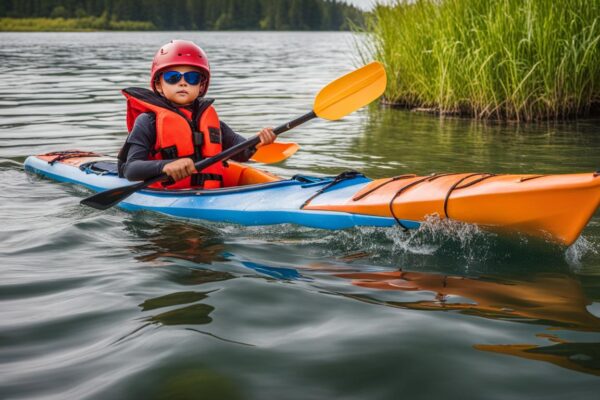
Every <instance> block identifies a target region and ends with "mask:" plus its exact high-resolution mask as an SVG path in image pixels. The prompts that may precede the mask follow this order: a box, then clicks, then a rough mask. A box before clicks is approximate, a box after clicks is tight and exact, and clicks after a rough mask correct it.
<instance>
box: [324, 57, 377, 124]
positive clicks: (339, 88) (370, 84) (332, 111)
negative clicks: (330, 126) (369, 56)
mask: <svg viewBox="0 0 600 400" xmlns="http://www.w3.org/2000/svg"><path fill="white" fill-rule="evenodd" d="M386 84H387V77H386V74H385V69H384V68H383V65H382V64H381V63H380V62H377V61H373V62H372V63H370V64H367V65H365V66H364V67H362V68H359V69H357V70H354V71H352V72H350V73H348V74H346V75H344V76H342V77H340V78H338V79H336V80H335V81H333V82H331V83H330V84H329V85H327V86H325V87H324V88H323V89H321V91H320V92H319V94H318V95H317V97H316V98H315V103H314V105H313V111H314V113H315V114H317V116H318V117H320V118H324V119H328V120H336V119H340V118H342V117H344V116H346V115H348V114H350V113H351V112H353V111H356V110H358V109H359V108H361V107H363V106H366V105H367V104H369V103H370V102H372V101H373V100H375V99H377V98H378V97H379V96H381V95H382V94H383V92H384V91H385V86H386Z"/></svg>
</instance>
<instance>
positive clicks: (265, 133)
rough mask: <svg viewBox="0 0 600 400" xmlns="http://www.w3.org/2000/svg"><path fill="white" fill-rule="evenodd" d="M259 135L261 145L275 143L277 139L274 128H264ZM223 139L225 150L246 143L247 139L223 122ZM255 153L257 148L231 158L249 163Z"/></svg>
mask: <svg viewBox="0 0 600 400" xmlns="http://www.w3.org/2000/svg"><path fill="white" fill-rule="evenodd" d="M258 135H259V137H260V138H261V145H263V144H269V143H273V141H275V139H276V136H275V134H274V133H273V129H272V128H264V129H262V130H261V131H260V132H259V133H258ZM221 138H222V141H223V143H222V144H223V150H227V149H228V148H230V147H233V146H235V145H236V144H238V143H241V142H244V141H246V138H245V137H243V136H242V135H239V134H237V133H235V132H234V131H233V129H231V128H230V127H229V125H227V124H226V123H225V122H223V121H221ZM255 152H256V148H254V147H251V148H249V149H247V150H245V151H242V152H241V153H239V154H237V155H235V156H233V157H231V159H232V160H234V161H240V162H244V161H248V160H249V159H250V157H252V156H253V155H254V153H255Z"/></svg>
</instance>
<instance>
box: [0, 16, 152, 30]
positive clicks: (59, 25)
mask: <svg viewBox="0 0 600 400" xmlns="http://www.w3.org/2000/svg"><path fill="white" fill-rule="evenodd" d="M153 29H156V27H155V26H154V24H152V23H151V22H143V21H116V20H113V19H110V18H107V17H106V16H100V17H84V18H0V31H5V32H6V31H12V32H41V31H48V32H63V31H71V32H72V31H102V30H111V31H141V30H153Z"/></svg>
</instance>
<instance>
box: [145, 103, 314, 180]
mask: <svg viewBox="0 0 600 400" xmlns="http://www.w3.org/2000/svg"><path fill="white" fill-rule="evenodd" d="M316 116H317V115H316V114H315V112H314V111H311V112H309V113H306V114H304V115H303V116H301V117H298V118H296V119H294V120H292V121H290V122H288V123H286V124H283V125H279V126H278V127H277V128H275V129H273V133H274V134H275V135H280V134H282V133H283V132H287V131H289V130H290V129H292V128H295V127H297V126H298V125H300V124H303V123H305V122H306V121H310V120H311V119H313V118H315V117H316ZM259 143H260V138H259V137H258V135H257V136H254V137H252V138H250V139H248V140H246V141H243V142H242V143H238V144H236V145H235V146H233V147H230V148H228V149H227V150H225V151H223V152H221V153H219V154H217V155H215V156H212V157H210V158H206V159H204V160H202V161H198V162H197V163H195V164H194V167H195V168H196V170H198V171H202V170H203V169H204V168H207V167H210V166H211V165H213V164H216V163H218V162H219V161H223V160H228V159H230V158H231V157H233V156H235V155H236V154H238V153H241V152H242V151H244V150H246V149H249V148H250V147H253V146H256V145H257V144H259ZM167 178H168V176H167V174H165V173H164V172H163V173H162V174H160V175H158V176H156V177H154V178H150V179H148V180H145V181H144V183H146V182H147V183H148V184H147V185H144V186H142V187H146V186H148V185H151V184H153V183H156V182H160V181H164V180H166V179H167ZM138 190H139V189H138Z"/></svg>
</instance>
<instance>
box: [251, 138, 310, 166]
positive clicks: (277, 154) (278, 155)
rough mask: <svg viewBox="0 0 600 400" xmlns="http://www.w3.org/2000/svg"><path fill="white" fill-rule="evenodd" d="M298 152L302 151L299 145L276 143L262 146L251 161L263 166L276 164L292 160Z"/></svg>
mask: <svg viewBox="0 0 600 400" xmlns="http://www.w3.org/2000/svg"><path fill="white" fill-rule="evenodd" d="M298 150H300V145H299V144H298V143H283V142H274V143H271V144H268V145H266V146H260V147H259V148H258V150H256V153H254V155H253V156H252V157H251V158H250V160H252V161H256V162H259V163H263V164H274V163H278V162H281V161H283V160H286V159H288V158H290V157H291V156H293V155H294V153H296V152H297V151H298Z"/></svg>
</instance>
